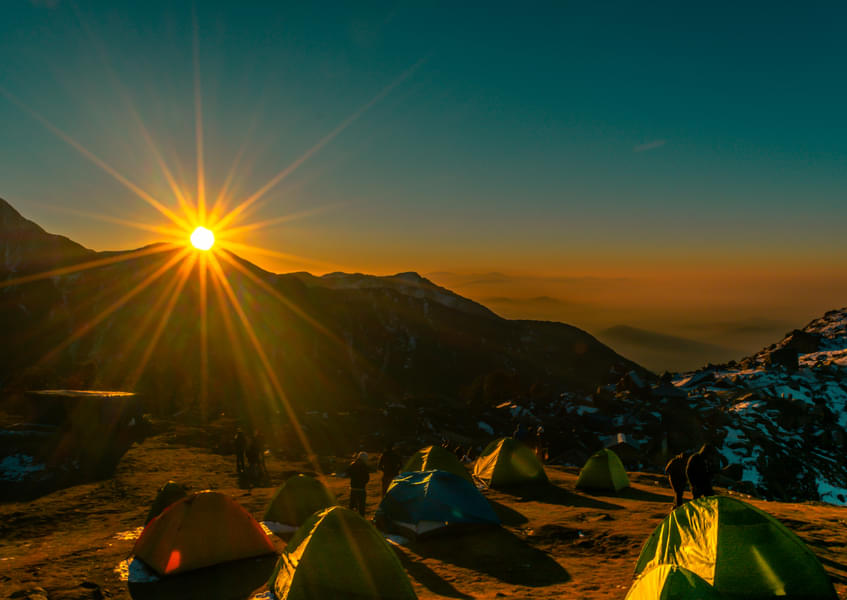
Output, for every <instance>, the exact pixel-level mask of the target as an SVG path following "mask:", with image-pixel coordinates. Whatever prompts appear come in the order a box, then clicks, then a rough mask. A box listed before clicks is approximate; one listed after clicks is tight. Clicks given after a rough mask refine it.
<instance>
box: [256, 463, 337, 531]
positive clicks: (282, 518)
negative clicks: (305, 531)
mask: <svg viewBox="0 0 847 600" xmlns="http://www.w3.org/2000/svg"><path fill="white" fill-rule="evenodd" d="M336 503H337V502H336V500H335V496H334V495H333V494H332V492H330V491H329V490H328V489H326V486H325V485H324V484H322V483H321V482H320V481H318V480H317V479H315V478H314V477H309V476H308V475H303V474H300V475H295V476H294V477H289V478H288V479H287V480H286V481H285V483H283V484H282V485H281V486H280V488H279V489H278V490H277V491H276V494H274V497H273V498H272V499H271V503H270V504H269V505H268V508H267V510H266V511H265V516H264V520H265V521H275V522H276V523H282V524H284V525H292V526H294V527H297V526H299V525H300V524H302V523H303V521H305V520H306V519H308V518H309V517H310V516H312V513H315V512H317V511H319V510H322V509H324V508H328V507H330V506H334V505H335V504H336Z"/></svg>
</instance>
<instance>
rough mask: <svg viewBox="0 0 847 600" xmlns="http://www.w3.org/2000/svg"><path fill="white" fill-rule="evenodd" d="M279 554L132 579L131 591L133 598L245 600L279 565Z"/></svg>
mask: <svg viewBox="0 0 847 600" xmlns="http://www.w3.org/2000/svg"><path fill="white" fill-rule="evenodd" d="M277 558H278V557H277V556H276V555H275V554H268V555H267V556H260V557H258V558H248V559H245V560H238V561H234V562H230V563H226V564H223V565H215V566H212V567H207V568H205V569H199V570H197V571H191V572H190V573H184V574H182V575H172V576H170V577H162V578H161V579H160V580H159V581H156V582H151V583H130V584H129V595H130V596H132V598H134V600H154V599H162V600H185V599H186V598H219V599H221V600H244V598H249V597H250V595H251V594H252V593H253V592H254V591H255V590H256V589H258V588H260V587H262V586H263V585H264V584H265V583H267V581H268V578H269V577H270V576H271V573H272V572H273V570H274V566H276V561H277Z"/></svg>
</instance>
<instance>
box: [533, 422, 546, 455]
mask: <svg viewBox="0 0 847 600" xmlns="http://www.w3.org/2000/svg"><path fill="white" fill-rule="evenodd" d="M544 454H545V453H544V425H541V424H540V423H539V425H538V427H536V428H535V455H536V456H537V457H538V460H540V461H542V462H543V461H544V460H545V459H546V458H547V457H546V456H544Z"/></svg>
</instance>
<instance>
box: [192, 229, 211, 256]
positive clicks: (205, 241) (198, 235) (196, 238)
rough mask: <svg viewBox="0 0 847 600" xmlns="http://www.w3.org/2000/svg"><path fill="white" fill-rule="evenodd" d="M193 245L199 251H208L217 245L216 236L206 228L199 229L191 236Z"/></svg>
mask: <svg viewBox="0 0 847 600" xmlns="http://www.w3.org/2000/svg"><path fill="white" fill-rule="evenodd" d="M191 245H192V246H194V247H195V248H197V249H198V250H208V249H209V248H211V247H212V246H214V245H215V234H214V233H212V232H211V231H209V230H208V229H206V228H205V227H198V228H197V229H195V230H194V233H192V234H191Z"/></svg>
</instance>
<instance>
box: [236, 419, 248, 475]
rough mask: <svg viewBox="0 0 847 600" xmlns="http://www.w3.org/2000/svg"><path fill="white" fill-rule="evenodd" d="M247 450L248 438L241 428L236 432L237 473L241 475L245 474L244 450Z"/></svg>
mask: <svg viewBox="0 0 847 600" xmlns="http://www.w3.org/2000/svg"><path fill="white" fill-rule="evenodd" d="M246 448H247V436H245V435H244V431H242V430H241V427H239V428H238V429H236V430H235V471H236V472H237V473H238V474H239V475H240V474H241V473H243V472H244V450H245V449H246Z"/></svg>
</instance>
